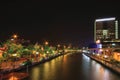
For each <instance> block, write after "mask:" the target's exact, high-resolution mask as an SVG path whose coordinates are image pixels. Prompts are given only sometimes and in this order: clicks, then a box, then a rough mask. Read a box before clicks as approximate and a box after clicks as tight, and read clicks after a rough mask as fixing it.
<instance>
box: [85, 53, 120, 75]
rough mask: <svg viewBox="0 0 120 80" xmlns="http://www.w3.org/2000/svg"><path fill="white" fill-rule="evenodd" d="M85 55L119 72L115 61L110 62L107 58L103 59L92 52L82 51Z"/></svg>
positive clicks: (119, 66) (118, 66) (119, 68)
mask: <svg viewBox="0 0 120 80" xmlns="http://www.w3.org/2000/svg"><path fill="white" fill-rule="evenodd" d="M84 54H85V55H86V56H88V57H90V58H91V59H93V60H95V61H97V62H99V63H101V64H102V65H104V66H105V67H107V68H109V69H111V70H113V71H114V72H116V73H118V74H120V65H117V64H115V63H112V62H111V61H110V60H109V59H108V60H107V59H103V58H102V57H97V56H94V55H92V54H88V53H84Z"/></svg>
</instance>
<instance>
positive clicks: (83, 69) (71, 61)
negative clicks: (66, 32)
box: [28, 53, 120, 80]
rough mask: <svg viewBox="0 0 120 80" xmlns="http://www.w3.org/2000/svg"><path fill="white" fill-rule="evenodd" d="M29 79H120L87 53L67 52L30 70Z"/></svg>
mask: <svg viewBox="0 0 120 80" xmlns="http://www.w3.org/2000/svg"><path fill="white" fill-rule="evenodd" d="M29 73H30V77H29V79H28V80H120V77H119V76H118V75H116V74H115V73H113V72H111V71H110V70H109V69H107V68H105V67H103V66H102V65H101V64H99V63H97V62H96V61H93V60H91V59H90V58H89V57H87V56H85V55H81V54H80V53H78V54H67V55H64V56H60V57H58V58H55V59H53V60H51V61H49V62H46V63H43V64H40V65H38V66H35V67H33V68H32V69H31V70H29Z"/></svg>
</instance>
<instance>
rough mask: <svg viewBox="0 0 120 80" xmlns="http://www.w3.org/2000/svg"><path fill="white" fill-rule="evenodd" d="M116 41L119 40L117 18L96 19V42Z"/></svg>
mask: <svg viewBox="0 0 120 80" xmlns="http://www.w3.org/2000/svg"><path fill="white" fill-rule="evenodd" d="M115 39H118V21H117V20H116V19H115V18H103V19H96V20H95V25H94V40H95V42H96V41H97V40H100V41H101V42H104V41H106V40H109V41H111V40H115Z"/></svg>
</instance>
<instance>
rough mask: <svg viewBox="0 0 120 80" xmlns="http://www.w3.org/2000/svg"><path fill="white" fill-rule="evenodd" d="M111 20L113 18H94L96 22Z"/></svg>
mask: <svg viewBox="0 0 120 80" xmlns="http://www.w3.org/2000/svg"><path fill="white" fill-rule="evenodd" d="M111 20H115V18H104V19H96V22H100V21H111Z"/></svg>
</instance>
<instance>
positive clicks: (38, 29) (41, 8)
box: [0, 0, 120, 45]
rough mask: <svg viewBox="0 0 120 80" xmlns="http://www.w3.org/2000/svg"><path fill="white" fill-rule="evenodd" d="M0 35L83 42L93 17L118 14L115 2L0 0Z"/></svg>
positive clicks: (87, 38) (89, 39) (90, 35)
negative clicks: (23, 0) (1, 1)
mask: <svg viewBox="0 0 120 80" xmlns="http://www.w3.org/2000/svg"><path fill="white" fill-rule="evenodd" d="M0 5H1V7H0V28H1V29H0V39H1V40H3V39H8V38H9V37H10V36H11V35H12V34H14V33H16V34H18V35H19V37H20V38H24V39H29V40H31V41H38V42H42V41H44V40H48V41H50V42H51V44H53V43H56V44H58V43H63V44H64V43H67V44H68V43H72V44H73V45H81V44H82V45H83V44H85V45H86V44H87V43H90V42H92V41H93V25H94V20H95V19H96V18H104V17H117V19H118V20H119V18H120V6H119V2H115V0H113V1H112V0H111V1H102V0H101V1H95V2H87V1H86V2H70V1H69V2H64V1H63V2H62V1H61V2H52V1H46V0H45V1H44V0H43V1H41V0H33V1H28V2H22V1H17V0H16V2H5V3H1V4H0Z"/></svg>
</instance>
